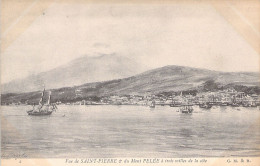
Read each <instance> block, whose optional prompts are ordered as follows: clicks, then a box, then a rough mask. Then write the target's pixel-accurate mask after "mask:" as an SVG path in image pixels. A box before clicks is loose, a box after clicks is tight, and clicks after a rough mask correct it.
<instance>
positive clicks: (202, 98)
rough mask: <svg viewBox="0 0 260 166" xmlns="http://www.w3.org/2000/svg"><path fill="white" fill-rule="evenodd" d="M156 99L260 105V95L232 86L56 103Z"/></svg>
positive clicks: (123, 102)
mask: <svg viewBox="0 0 260 166" xmlns="http://www.w3.org/2000/svg"><path fill="white" fill-rule="evenodd" d="M152 101H154V102H155V105H161V106H164V105H169V106H172V107H178V106H181V105H183V104H189V105H203V104H207V105H221V106H234V107H236V106H244V107H256V106H259V105H260V101H259V96H258V95H257V94H245V93H244V92H237V91H236V90H235V89H233V88H230V89H226V90H221V91H216V92H200V93H197V94H196V95H194V94H185V95H184V94H182V92H179V93H178V92H175V93H173V94H169V93H168V94H157V95H144V96H142V95H122V96H119V95H112V96H104V97H100V98H98V99H96V100H94V101H93V100H92V99H90V100H81V101H76V102H66V103H64V102H61V101H57V103H56V104H66V105H150V103H151V102H152Z"/></svg>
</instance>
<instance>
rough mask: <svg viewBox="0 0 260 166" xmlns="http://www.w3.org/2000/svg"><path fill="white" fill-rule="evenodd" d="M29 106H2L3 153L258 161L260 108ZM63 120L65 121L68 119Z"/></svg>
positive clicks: (45, 155)
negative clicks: (39, 110)
mask: <svg viewBox="0 0 260 166" xmlns="http://www.w3.org/2000/svg"><path fill="white" fill-rule="evenodd" d="M30 108H31V107H30V106H4V107H1V110H2V111H1V112H2V115H1V131H2V136H1V137H2V146H1V150H2V152H3V153H6V154H9V153H10V154H12V153H25V154H26V155H28V156H29V157H55V158H57V157H68V156H69V157H223V156H225V157H227V156H260V111H259V109H258V108H243V107H239V108H231V107H214V108H211V109H210V110H204V109H200V108H198V107H194V109H195V110H194V112H193V113H192V114H181V113H180V112H177V110H178V108H171V107H169V106H158V107H156V108H154V109H151V108H149V107H145V106H59V110H58V111H57V112H54V113H53V114H52V115H51V116H43V117H35V116H28V115H27V113H26V111H27V110H29V109H30ZM64 115H65V116H64Z"/></svg>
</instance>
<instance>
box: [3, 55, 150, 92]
mask: <svg viewBox="0 0 260 166" xmlns="http://www.w3.org/2000/svg"><path fill="white" fill-rule="evenodd" d="M145 70H146V68H145V67H144V66H142V65H140V64H138V63H137V62H135V61H133V60H132V59H129V58H126V57H121V56H118V55H116V54H106V55H101V56H98V57H88V56H85V57H82V58H78V59H76V60H74V61H72V62H70V63H68V64H66V65H63V66H60V67H58V68H55V69H53V70H50V71H48V72H42V73H40V74H37V75H33V76H29V77H27V78H25V79H21V80H15V81H12V82H10V83H7V84H4V85H2V92H3V93H11V92H30V91H36V90H39V89H42V87H43V85H45V87H46V88H48V89H53V88H61V87H65V86H67V87H68V86H76V85H81V84H84V83H88V82H99V81H107V80H113V79H119V78H126V77H129V76H132V75H135V74H138V73H141V72H143V71H145Z"/></svg>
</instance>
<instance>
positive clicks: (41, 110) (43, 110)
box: [27, 89, 58, 116]
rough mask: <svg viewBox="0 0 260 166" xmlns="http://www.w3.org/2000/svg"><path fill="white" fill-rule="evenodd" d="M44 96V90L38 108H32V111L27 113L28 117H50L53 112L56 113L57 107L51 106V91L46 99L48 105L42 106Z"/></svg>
mask: <svg viewBox="0 0 260 166" xmlns="http://www.w3.org/2000/svg"><path fill="white" fill-rule="evenodd" d="M44 94H45V89H44V90H43V92H42V97H41V99H40V101H39V105H38V106H35V105H34V106H33V109H32V110H29V111H27V114H28V115H31V116H45V115H51V114H52V112H53V111H56V109H58V108H57V106H56V105H55V104H51V103H50V101H51V91H50V93H49V99H48V103H47V104H44V103H43V97H44Z"/></svg>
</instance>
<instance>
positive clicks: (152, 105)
mask: <svg viewBox="0 0 260 166" xmlns="http://www.w3.org/2000/svg"><path fill="white" fill-rule="evenodd" d="M149 107H150V108H155V100H153V101H152V103H151V104H150V106H149Z"/></svg>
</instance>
